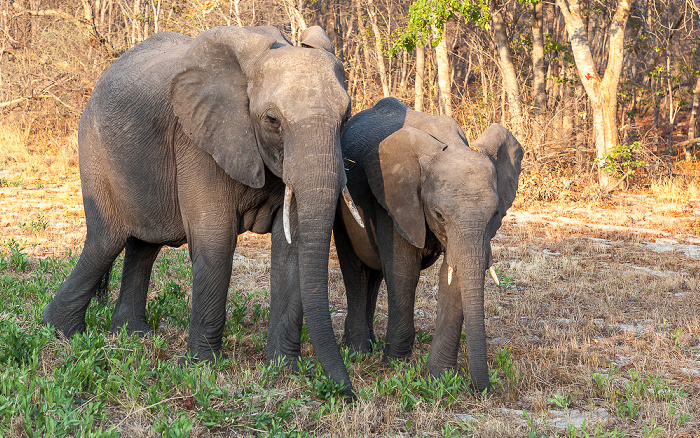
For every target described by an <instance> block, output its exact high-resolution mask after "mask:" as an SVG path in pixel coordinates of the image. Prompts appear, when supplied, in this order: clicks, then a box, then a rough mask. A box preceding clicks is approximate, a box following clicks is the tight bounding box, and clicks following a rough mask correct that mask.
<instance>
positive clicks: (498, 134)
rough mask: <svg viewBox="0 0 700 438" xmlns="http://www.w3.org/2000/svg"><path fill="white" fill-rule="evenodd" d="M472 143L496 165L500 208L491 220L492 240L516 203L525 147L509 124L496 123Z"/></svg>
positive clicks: (490, 234) (490, 232) (490, 235)
mask: <svg viewBox="0 0 700 438" xmlns="http://www.w3.org/2000/svg"><path fill="white" fill-rule="evenodd" d="M471 147H472V148H473V149H476V150H478V151H480V152H481V153H483V154H486V155H488V156H489V157H490V158H491V160H492V161H493V162H494V164H495V165H496V174H497V179H498V182H497V184H498V212H497V213H496V215H495V216H494V217H493V219H491V222H490V223H489V231H488V232H489V240H490V239H492V238H493V236H495V235H496V231H498V229H499V228H500V227H501V222H502V221H503V217H504V216H505V215H506V212H507V211H508V209H509V208H510V207H511V205H513V200H514V199H515V193H516V191H517V190H518V179H519V178H520V169H521V162H522V160H523V147H522V146H520V143H519V142H518V140H516V139H515V137H513V134H511V133H510V131H508V130H507V129H506V128H504V127H503V126H501V125H499V124H498V123H494V124H492V125H491V126H489V127H488V128H486V130H485V131H484V132H483V133H482V134H481V135H480V136H479V138H477V139H476V140H474V141H473V142H472V143H471Z"/></svg>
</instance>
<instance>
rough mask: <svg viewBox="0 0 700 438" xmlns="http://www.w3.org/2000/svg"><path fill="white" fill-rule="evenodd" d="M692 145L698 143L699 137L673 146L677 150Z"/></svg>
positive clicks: (699, 141)
mask: <svg viewBox="0 0 700 438" xmlns="http://www.w3.org/2000/svg"><path fill="white" fill-rule="evenodd" d="M693 143H700V137H695V138H691V139H690V140H685V141H682V142H680V143H676V144H675V145H673V146H674V147H677V148H682V147H685V146H688V145H689V144H693Z"/></svg>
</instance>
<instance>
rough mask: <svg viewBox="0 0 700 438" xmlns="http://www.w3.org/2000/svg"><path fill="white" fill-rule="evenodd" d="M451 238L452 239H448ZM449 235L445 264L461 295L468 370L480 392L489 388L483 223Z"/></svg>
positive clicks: (477, 223)
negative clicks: (454, 278) (452, 272)
mask: <svg viewBox="0 0 700 438" xmlns="http://www.w3.org/2000/svg"><path fill="white" fill-rule="evenodd" d="M450 237H452V239H450ZM450 237H448V241H449V242H450V250H448V253H447V254H446V256H445V263H448V264H449V266H451V267H452V268H453V269H454V272H455V273H454V275H455V276H456V277H457V279H458V280H459V284H458V288H459V291H460V294H461V298H462V300H461V301H462V311H463V315H464V330H465V333H466V335H467V350H468V354H469V369H470V374H471V378H472V381H473V382H474V385H475V386H476V388H477V389H478V390H479V391H483V390H484V389H488V388H489V385H490V382H489V370H488V365H487V363H486V327H485V325H484V275H485V271H486V269H487V266H486V264H487V253H486V246H485V244H484V242H485V240H486V223H485V222H484V223H481V222H475V223H469V224H466V225H463V226H462V227H461V232H460V233H459V234H458V235H457V236H450Z"/></svg>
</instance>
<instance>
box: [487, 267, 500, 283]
mask: <svg viewBox="0 0 700 438" xmlns="http://www.w3.org/2000/svg"><path fill="white" fill-rule="evenodd" d="M489 274H491V278H493V281H495V282H496V286H500V285H501V282H500V281H498V275H496V270H495V269H494V268H493V266H491V267H490V268H489Z"/></svg>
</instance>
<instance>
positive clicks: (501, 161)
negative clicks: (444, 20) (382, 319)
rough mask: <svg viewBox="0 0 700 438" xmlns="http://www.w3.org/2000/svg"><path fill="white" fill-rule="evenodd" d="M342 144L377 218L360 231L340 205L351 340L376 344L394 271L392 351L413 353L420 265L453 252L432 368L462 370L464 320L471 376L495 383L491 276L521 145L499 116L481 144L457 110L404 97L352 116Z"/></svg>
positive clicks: (364, 201) (354, 183) (366, 214)
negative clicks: (444, 112) (381, 305)
mask: <svg viewBox="0 0 700 438" xmlns="http://www.w3.org/2000/svg"><path fill="white" fill-rule="evenodd" d="M341 144H342V148H343V157H344V159H345V167H346V173H347V177H348V189H349V190H350V194H351V195H352V197H353V200H354V201H355V204H356V205H357V208H358V210H359V211H360V214H361V216H362V219H363V220H364V223H365V226H366V228H365V229H362V228H360V227H359V226H358V225H357V224H356V223H355V222H354V220H353V219H352V217H351V215H350V213H349V210H348V209H347V208H345V207H341V209H339V210H338V213H337V215H336V224H335V227H334V235H335V244H336V247H337V250H338V258H339V259H340V267H341V269H342V273H343V279H344V281H345V287H346V290H347V299H348V314H347V317H346V320H345V338H346V342H347V343H348V345H349V346H350V347H351V349H353V350H355V351H358V350H359V351H368V350H369V349H370V348H371V343H372V342H373V341H375V340H376V338H375V334H374V331H373V317H374V310H375V306H376V301H377V292H378V290H379V285H380V283H381V280H382V278H384V280H385V281H386V284H387V290H388V301H389V321H388V327H387V333H386V347H385V350H384V354H385V356H387V357H390V358H403V357H408V356H410V355H411V352H412V347H413V341H414V337H415V329H414V323H413V312H414V309H413V307H414V301H415V290H416V286H417V284H418V279H419V276H420V271H421V270H422V269H425V268H427V267H429V266H431V265H432V264H433V263H434V262H435V261H436V260H437V258H438V257H439V255H440V254H442V253H444V262H443V264H442V268H441V269H440V279H439V292H438V300H437V302H438V309H437V321H436V326H435V333H434V338H433V339H434V340H433V342H432V345H431V348H430V355H429V359H428V370H429V372H430V374H431V375H433V376H436V377H437V376H439V375H440V374H442V373H443V372H445V371H446V370H448V369H450V368H454V367H455V366H456V363H457V353H458V349H459V341H460V335H461V332H462V323H463V322H464V324H465V331H466V333H467V347H468V349H469V367H470V370H471V377H472V380H473V382H474V383H475V385H476V387H477V388H478V389H479V390H483V389H485V388H488V387H489V374H488V367H487V364H486V331H485V328H484V274H485V271H486V270H487V269H488V267H489V266H490V265H491V264H492V259H491V244H490V241H491V239H492V238H493V236H494V234H495V233H496V230H498V228H499V227H500V225H501V220H502V218H503V216H504V215H505V214H506V211H507V210H508V208H509V207H510V206H511V205H512V203H513V199H514V198H515V192H516V190H517V187H518V177H519V175H520V162H521V160H522V157H523V150H522V147H521V146H520V144H519V143H518V141H517V140H516V139H515V138H514V137H513V136H512V135H511V133H510V132H508V131H507V130H506V129H505V128H503V127H502V126H500V125H497V124H493V125H491V126H490V127H489V128H487V129H486V131H484V133H483V134H482V135H481V136H480V137H479V138H478V139H477V140H476V141H474V142H473V143H472V145H471V147H472V149H470V148H469V146H468V145H467V141H466V139H465V137H464V133H463V132H462V130H461V129H460V127H459V125H458V124H457V123H456V122H455V121H454V119H452V118H451V117H447V116H432V115H428V114H423V113H419V112H416V111H413V110H411V109H409V108H407V107H406V106H405V105H403V104H402V103H401V102H399V101H398V100H396V99H393V98H386V99H382V100H381V101H379V102H378V103H377V104H376V105H375V106H374V107H373V108H370V109H368V110H365V111H362V112H360V113H358V114H357V115H355V116H354V117H353V118H352V119H350V121H349V122H348V125H347V127H346V128H345V130H344V132H343V136H342V139H341ZM477 151H480V152H477ZM448 265H449V266H451V267H452V268H453V269H454V274H453V276H452V282H451V284H448Z"/></svg>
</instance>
